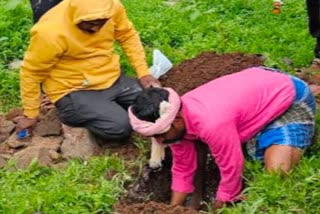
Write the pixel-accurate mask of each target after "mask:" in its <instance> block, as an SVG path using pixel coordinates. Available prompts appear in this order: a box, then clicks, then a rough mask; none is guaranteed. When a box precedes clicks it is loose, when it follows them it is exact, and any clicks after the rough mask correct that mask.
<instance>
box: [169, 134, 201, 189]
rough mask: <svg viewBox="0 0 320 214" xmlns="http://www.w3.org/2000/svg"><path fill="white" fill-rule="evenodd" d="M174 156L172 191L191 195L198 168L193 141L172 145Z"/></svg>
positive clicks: (183, 141)
mask: <svg viewBox="0 0 320 214" xmlns="http://www.w3.org/2000/svg"><path fill="white" fill-rule="evenodd" d="M170 149H171V151H172V156H173V165H172V183H171V189H172V190H173V191H176V192H185V193H191V192H193V190H194V186H193V177H194V173H195V171H196V168H197V152H196V148H195V145H194V142H193V141H189V140H182V141H181V142H180V143H179V144H173V145H170Z"/></svg>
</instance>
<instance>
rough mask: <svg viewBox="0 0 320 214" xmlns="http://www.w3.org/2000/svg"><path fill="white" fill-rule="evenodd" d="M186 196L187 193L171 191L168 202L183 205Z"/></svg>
mask: <svg viewBox="0 0 320 214" xmlns="http://www.w3.org/2000/svg"><path fill="white" fill-rule="evenodd" d="M187 196H188V193H183V192H176V191H172V195H171V202H170V204H171V205H183V203H184V201H185V200H186V198H187Z"/></svg>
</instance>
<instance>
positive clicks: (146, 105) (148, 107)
mask: <svg viewBox="0 0 320 214" xmlns="http://www.w3.org/2000/svg"><path fill="white" fill-rule="evenodd" d="M168 97H169V92H168V91H167V90H165V89H163V88H147V89H144V90H143V91H142V92H141V94H139V95H138V97H137V98H136V100H135V102H134V103H133V105H132V107H131V110H132V113H133V114H134V115H135V116H136V117H137V118H139V119H140V120H145V121H149V122H155V121H156V120H157V119H158V118H159V117H160V115H159V106H160V103H161V102H162V101H164V100H165V101H168Z"/></svg>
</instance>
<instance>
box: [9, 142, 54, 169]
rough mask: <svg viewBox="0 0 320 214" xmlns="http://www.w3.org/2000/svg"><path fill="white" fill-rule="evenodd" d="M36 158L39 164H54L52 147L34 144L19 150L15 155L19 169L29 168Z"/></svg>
mask: <svg viewBox="0 0 320 214" xmlns="http://www.w3.org/2000/svg"><path fill="white" fill-rule="evenodd" d="M34 159H37V161H38V165H39V166H51V165H53V162H52V159H51V157H50V149H48V148H40V147H36V146H32V147H28V148H26V149H23V150H21V151H19V152H17V153H16V154H14V156H13V160H14V161H15V162H16V166H17V168H19V169H26V168H28V166H29V165H30V163H31V162H32V160H34Z"/></svg>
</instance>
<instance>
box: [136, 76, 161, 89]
mask: <svg viewBox="0 0 320 214" xmlns="http://www.w3.org/2000/svg"><path fill="white" fill-rule="evenodd" d="M139 81H140V84H141V85H142V86H143V87H144V88H151V87H154V88H157V87H161V84H160V82H159V80H157V79H156V78H154V77H153V76H152V75H145V76H143V77H141V78H140V79H139Z"/></svg>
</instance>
